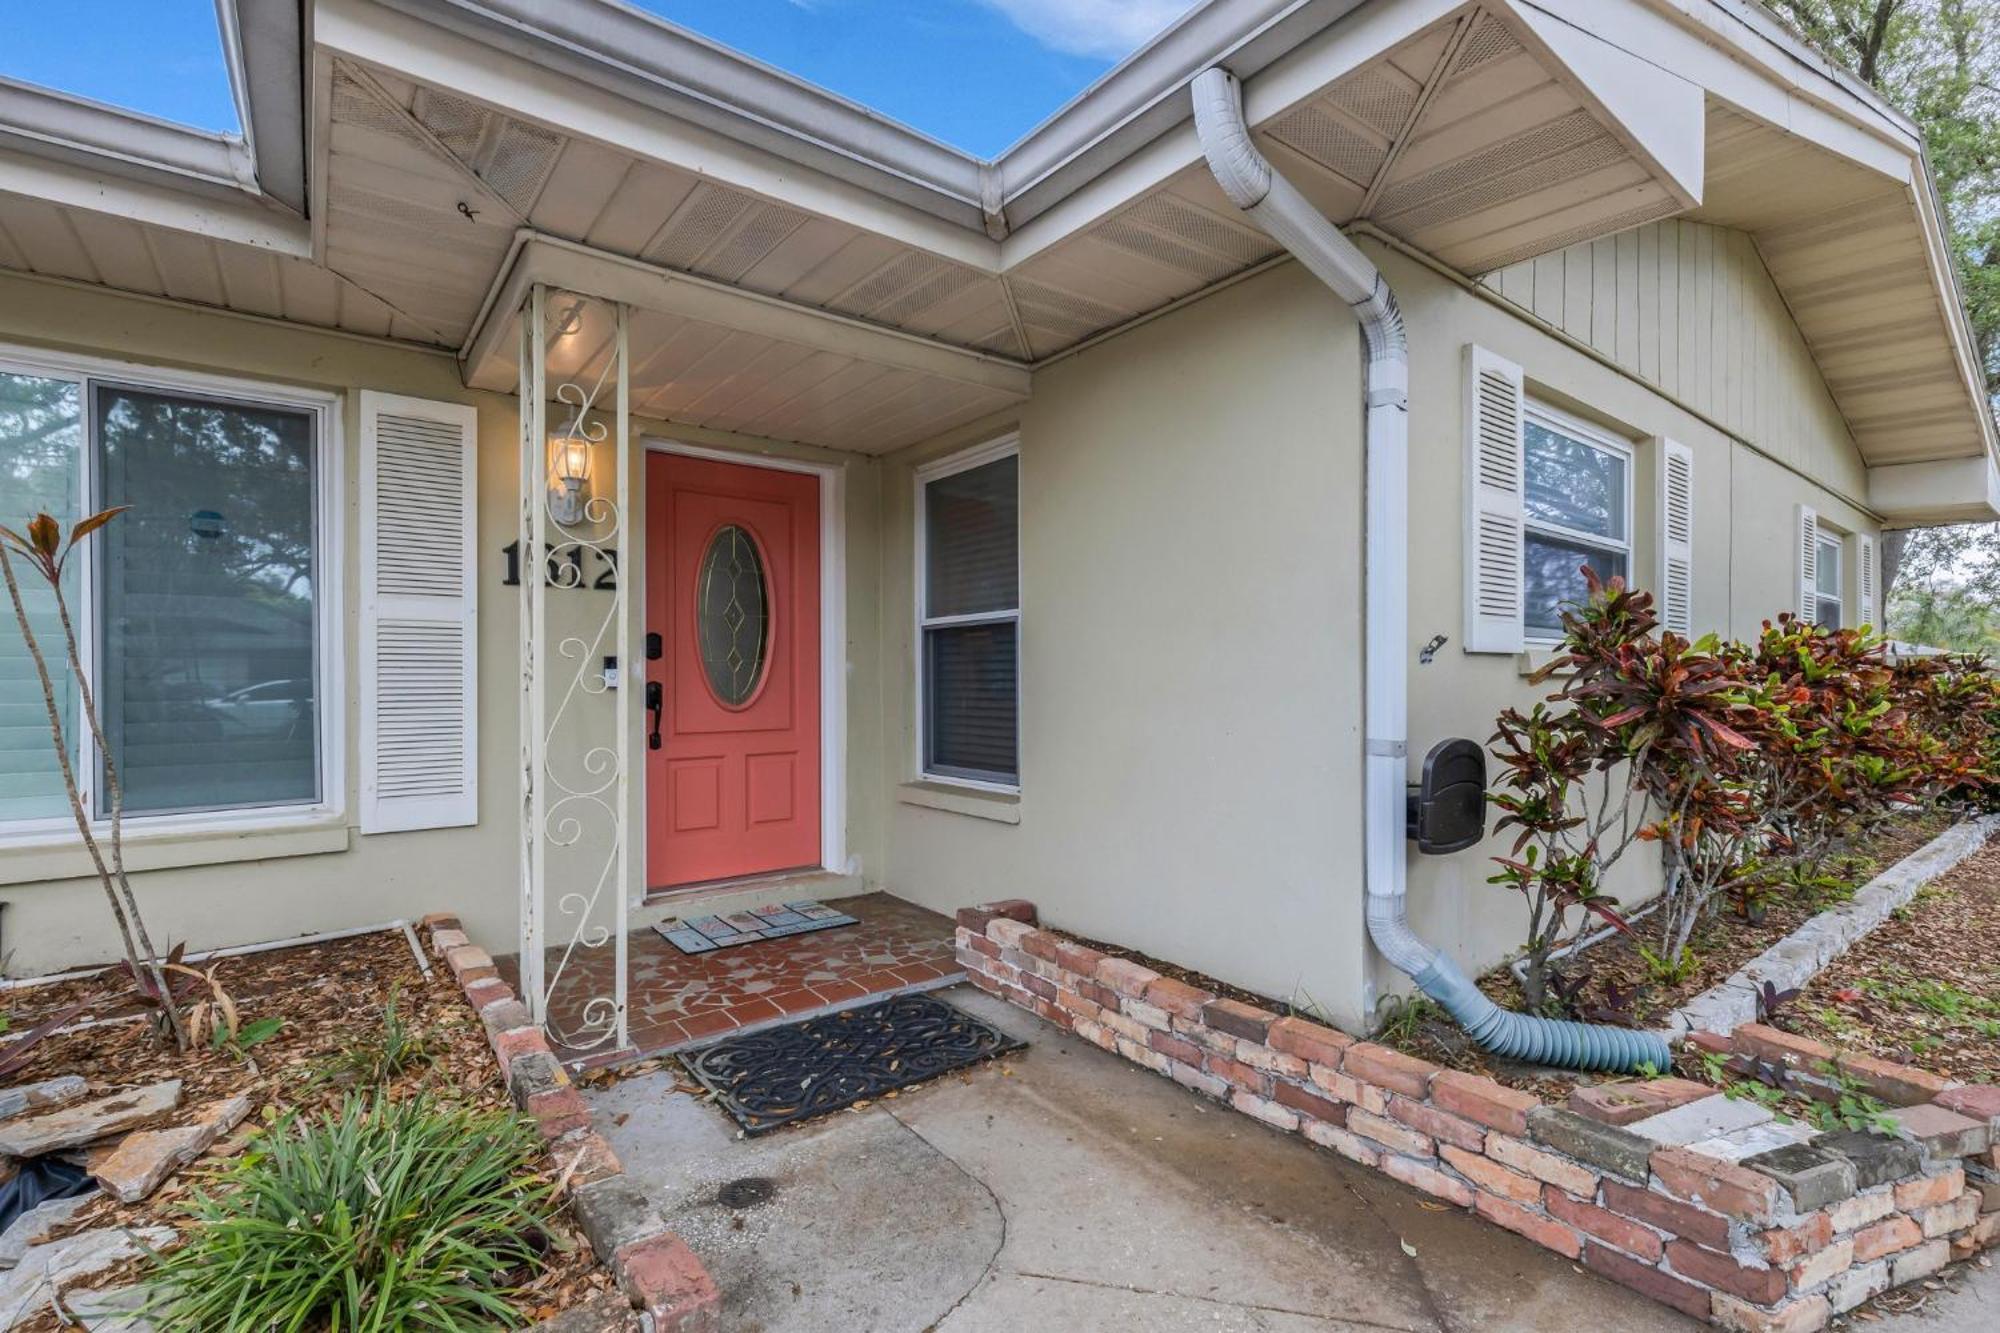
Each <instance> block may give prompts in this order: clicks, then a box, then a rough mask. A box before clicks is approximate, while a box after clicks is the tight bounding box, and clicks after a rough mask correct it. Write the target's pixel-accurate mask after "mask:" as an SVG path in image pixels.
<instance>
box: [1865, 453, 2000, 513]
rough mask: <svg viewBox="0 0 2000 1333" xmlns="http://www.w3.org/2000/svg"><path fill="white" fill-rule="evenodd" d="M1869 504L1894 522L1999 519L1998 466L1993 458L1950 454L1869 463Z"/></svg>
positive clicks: (1999, 484)
mask: <svg viewBox="0 0 2000 1333" xmlns="http://www.w3.org/2000/svg"><path fill="white" fill-rule="evenodd" d="M1868 506H1869V508H1871V509H1873V510H1874V511H1875V512H1876V513H1878V514H1880V515H1881V516H1882V522H1883V523H1884V524H1886V525H1887V526H1889V527H1892V528H1924V527H1935V526H1938V525H1940V524H1945V523H1991V522H1993V521H1994V520H1995V519H2000V471H1996V470H1995V468H1994V463H1993V460H1992V459H1991V458H1979V457H1972V458H1950V459H1944V460H1942V461H1939V462H1931V463H1896V464H1891V465H1888V466H1885V467H1871V468H1869V469H1868Z"/></svg>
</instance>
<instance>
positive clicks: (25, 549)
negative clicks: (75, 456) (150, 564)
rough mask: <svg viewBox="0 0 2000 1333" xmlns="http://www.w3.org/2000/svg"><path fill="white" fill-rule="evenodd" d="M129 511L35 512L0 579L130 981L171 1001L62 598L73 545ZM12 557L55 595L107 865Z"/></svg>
mask: <svg viewBox="0 0 2000 1333" xmlns="http://www.w3.org/2000/svg"><path fill="white" fill-rule="evenodd" d="M127 507H128V506H123V505H121V506H119V507H118V508H116V509H106V510H104V511H103V512H101V513H96V514H92V515H90V516H89V517H88V518H84V519H79V520H78V521H77V522H76V523H75V524H74V525H72V526H71V528H70V530H69V532H68V533H67V534H65V533H64V532H63V527H62V524H61V523H60V522H59V521H57V519H56V518H55V516H54V515H51V514H36V515H35V516H34V518H32V519H30V520H29V522H28V530H27V532H26V533H20V532H16V531H14V530H13V529H12V528H8V527H0V578H4V579H5V581H6V584H7V596H8V598H9V599H10V600H11V601H12V602H13V604H14V620H15V623H16V624H18V625H19V626H20V627H21V641H22V642H23V643H24V644H26V645H27V649H28V656H29V657H30V659H32V660H33V662H34V664H35V675H36V677H37V679H38V680H40V682H41V686H42V703H43V706H44V707H46V708H47V709H48V715H49V737H50V739H51V741H52V742H53V743H54V745H55V751H56V766H57V768H58V769H59V770H60V771H61V773H62V780H63V790H64V792H65V793H66V794H67V795H68V796H69V808H70V814H71V815H72V816H73V817H74V818H75V819H76V832H77V836H78V837H79V838H81V839H82V840H83V846H84V850H85V851H86V852H87V853H89V855H90V863H91V865H92V866H94V867H95V868H96V870H97V878H98V882H99V883H101V884H102V885H103V886H104V896H105V898H106V899H107V900H109V902H110V904H111V915H112V917H113V918H114V919H115V920H116V921H117V922H118V933H119V936H120V937H121V939H122V940H123V941H124V945H125V962H126V965H127V966H128V967H129V968H130V970H131V973H132V975H133V977H135V978H137V977H141V976H147V977H150V978H151V980H152V984H153V986H154V987H155V988H156V989H157V990H158V992H159V993H160V994H162V995H172V994H173V992H172V990H171V988H170V987H169V986H168V984H167V974H166V969H165V967H164V966H163V965H162V964H161V962H160V956H159V954H158V953H157V952H156V951H155V950H154V948H153V940H152V937H151V936H150V935H149V934H148V933H147V930H146V922H145V920H144V919H143V918H142V917H141V916H140V915H139V900H138V899H137V898H136V897H135V896H134V895H133V893H132V885H131V882H130V881H129V880H128V879H127V878H126V877H125V838H124V815H125V794H124V791H123V789H122V788H121V787H120V786H119V785H118V766H117V764H116V763H115V762H114V761H113V758H112V754H111V747H110V746H109V745H107V744H106V743H105V740H104V728H103V725H102V724H101V723H100V721H99V719H98V715H97V700H96V697H95V696H94V695H93V694H92V692H91V688H90V678H89V677H88V676H86V675H85V674H84V670H83V658H82V655H81V654H80V652H79V651H78V648H77V642H76V622H75V621H74V620H72V619H71V617H70V613H69V599H68V597H67V596H66V595H65V594H64V592H63V570H64V568H65V567H67V566H68V564H69V559H70V557H71V556H72V555H74V554H76V548H77V544H78V543H80V542H81V541H82V540H83V539H84V538H85V537H88V536H89V535H90V534H91V533H93V532H96V531H97V530H98V529H99V528H101V527H103V526H104V525H105V524H106V523H109V522H110V521H111V520H112V519H114V518H116V517H118V515H120V514H122V513H123V512H125V509H126V508H127ZM16 557H19V559H20V560H21V561H22V563H24V564H25V565H26V566H27V567H28V568H29V569H30V570H32V571H33V572H34V573H35V574H36V575H37V576H38V577H39V578H41V579H42V581H43V582H45V583H47V584H48V585H49V590H50V592H52V593H53V594H54V596H55V606H56V616H57V619H58V621H59V623H60V624H61V625H62V634H63V652H64V655H65V658H66V660H67V661H68V663H69V670H70V675H71V676H72V677H73V678H74V679H75V681H76V683H77V691H78V695H79V699H80V702H81V704H82V708H81V711H82V714H83V720H84V724H85V725H86V726H88V727H89V728H90V734H91V737H92V738H93V739H94V740H95V741H96V743H97V750H98V753H99V754H101V755H103V757H104V787H105V793H106V795H108V796H109V797H110V804H111V825H110V843H111V845H110V860H109V862H108V863H107V862H106V859H105V849H104V847H103V846H102V845H101V844H100V843H99V842H98V840H97V832H96V829H95V828H94V827H93V826H92V824H91V820H90V811H89V810H88V809H87V808H86V807H85V805H84V800H83V789H82V786H81V785H80V784H79V783H78V781H77V775H76V765H75V763H74V762H73V761H72V760H71V758H70V738H69V736H68V735H67V734H66V732H65V729H64V727H63V710H62V708H61V706H60V705H59V704H57V702H56V689H55V682H54V680H53V679H52V678H51V677H50V675H49V664H48V658H47V655H46V654H44V653H43V651H42V646H41V643H40V642H39V641H38V640H37V639H36V637H35V633H34V630H33V628H32V627H31V626H30V625H29V623H28V607H27V602H26V600H25V599H24V598H23V597H22V595H21V584H20V581H19V579H18V578H17V577H16V575H15V573H14V560H15V558H16ZM165 1013H166V1021H167V1029H168V1031H169V1032H170V1033H171V1034H172V1036H173V1039H174V1044H175V1046H177V1047H178V1048H180V1049H181V1050H186V1049H187V1044H188V1038H187V1027H186V1025H185V1024H183V1023H182V1022H181V1017H180V1012H179V1010H178V1008H177V1007H176V1006H174V1005H172V1004H168V1005H167V1006H166V1010H165Z"/></svg>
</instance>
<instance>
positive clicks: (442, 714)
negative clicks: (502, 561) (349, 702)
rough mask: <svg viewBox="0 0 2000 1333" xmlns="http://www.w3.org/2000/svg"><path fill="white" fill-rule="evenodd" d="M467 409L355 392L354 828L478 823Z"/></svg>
mask: <svg viewBox="0 0 2000 1333" xmlns="http://www.w3.org/2000/svg"><path fill="white" fill-rule="evenodd" d="M477 439H478V431H477V414H476V413H475V412H474V411H473V409H472V408H470V407H467V406H464V405H461V404H458V403H440V402H431V401H428V400H425V399H421V398H401V397H397V396H395V395H393V394H385V393H363V394H362V395H361V831H362V832H363V833H391V832H396V831H399V830H404V829H424V828H452V827H456V826H459V825H465V824H473V823H477V822H478V819H479V793H478V784H477V778H476V775H477V772H478V737H477V734H476V731H475V727H476V722H477V675H476V672H477V663H476V659H475V655H474V648H475V644H476V640H477V634H476V627H477V622H476V613H477V600H478V599H477V590H476V586H475V583H474V578H473V576H474V555H473V547H474V539H475V535H476V532H477V525H476V522H475V517H474V516H475V512H476V511H475V508H474V500H475V496H474V475H475V470H476V469H475V455H476V451H477Z"/></svg>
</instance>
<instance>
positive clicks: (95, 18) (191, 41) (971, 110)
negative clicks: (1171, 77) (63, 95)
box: [0, 0, 1189, 157]
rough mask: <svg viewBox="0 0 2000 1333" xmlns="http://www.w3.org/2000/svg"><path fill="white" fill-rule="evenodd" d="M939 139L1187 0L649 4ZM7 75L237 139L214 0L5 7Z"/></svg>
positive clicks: (1005, 133)
mask: <svg viewBox="0 0 2000 1333" xmlns="http://www.w3.org/2000/svg"><path fill="white" fill-rule="evenodd" d="M636 3H638V5H639V7H640V8H642V9H647V10H651V11H652V12H653V13H656V14H659V15H661V16H662V17H665V18H668V19H671V20H672V21H674V22H676V23H679V24H681V25H683V26H685V27H688V28H692V29H694V30H695V31H696V32H699V33H702V34H703V35H705V36H707V37H710V38H712V39H714V40H715V41H718V42H721V43H722V44H723V45H725V46H732V47H735V48H736V49H737V50H739V51H743V52H746V53H747V54H749V55H752V56H755V57H757V58H758V59H759V60H762V61H764V62H766V63H767V64H772V65H776V66H777V67H778V68H780V69H784V70H789V71H790V72H792V73H794V74H797V75H799V76H800V77H802V78H805V79H808V80H810V81H811V82H813V83H817V84H820V85H821V86H823V87H826V88H831V89H832V90H833V91H835V92H837V93H840V94H841V95H842V96H844V97H847V98H850V99H852V100H854V101H856V102H859V103H861V104H862V105H864V106H867V107H872V108H873V109H875V110H877V111H880V112H882V113H883V114H884V115H887V116H890V117H893V118H894V119H896V120H900V121H903V122H904V123H906V124H909V125H913V126H915V127H916V128H918V129H920V130H922V131H924V132H925V133H926V134H929V135H931V136H933V137H934V138H938V139H942V140H944V141H945V142H946V143H949V144H952V145H953V146H955V147H958V148H963V149H966V150H968V151H970V152H973V153H977V154H979V155H980V156H982V157H992V156H995V155H997V154H998V153H999V152H1000V151H1001V150H1002V149H1004V148H1006V147H1007V146H1008V145H1009V144H1011V143H1013V142H1014V141H1015V140H1016V139H1018V138H1020V137H1021V136H1022V135H1023V134H1025V133H1027V131H1028V130H1030V129H1032V128H1033V127H1034V126H1035V125H1036V124H1038V123H1039V122H1041V121H1042V120H1043V119H1045V118H1046V117H1047V116H1048V115H1049V114H1050V113H1051V112H1053V111H1055V110H1056V108H1057V107H1059V106H1061V105H1062V104H1063V103H1064V102H1066V101H1068V100H1069V99H1070V98H1071V97H1072V96H1074V95H1075V94H1077V93H1078V92H1081V91H1082V90H1083V88H1084V87H1085V86H1087V85H1088V84H1089V83H1090V82H1091V80H1093V79H1095V78H1096V77H1097V76H1098V75H1099V74H1102V73H1103V72H1104V71H1105V70H1107V69H1109V68H1110V67H1111V66H1112V65H1114V64H1116V63H1117V62H1118V60H1120V59H1122V58H1123V57H1124V56H1126V55H1128V54H1130V53H1131V52H1132V51H1134V50H1136V49H1137V48H1138V47H1139V46H1140V45H1142V44H1143V43H1144V42H1145V41H1146V39H1147V38H1148V37H1150V36H1151V35H1152V34H1153V33H1155V32H1157V31H1158V30H1159V29H1160V28H1162V27H1164V26H1165V25H1166V24H1167V23H1168V22H1170V21H1171V20H1172V19H1173V17H1174V16H1175V15H1176V14H1177V13H1179V12H1180V11H1181V10H1182V9H1184V8H1186V7H1187V5H1188V3H1189V0H636ZM0 32H4V33H6V34H7V40H6V41H5V42H4V43H0V74H5V75H7V76H8V77H11V78H16V79H23V80H26V81H28V82H30V83H40V84H45V85H47V86H49V87H53V88H60V89H63V90H64V91H66V92H72V93H78V94H81V95H82V96H85V97H90V98H94V99H96V100H98V101H102V102H110V103H113V104H114V105H118V106H125V107H130V108H132V109H134V110H137V111H144V112H146V113H148V114H149V115H155V116H159V117H162V118H163V119H166V120H172V121H178V122H180V123H181V124H185V125H193V126H197V127H199V128H201V129H210V130H234V129H236V128H237V125H236V110H235V107H234V106H233V105H232V103H231V101H230V96H229V79H228V74H227V72H226V71H225V69H224V67H223V63H222V43H221V40H220V38H219V37H218V36H217V33H216V27H215V6H214V4H213V2H212V0H64V2H63V3H60V4H53V3H49V0H0Z"/></svg>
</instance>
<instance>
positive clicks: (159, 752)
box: [0, 364, 328, 827]
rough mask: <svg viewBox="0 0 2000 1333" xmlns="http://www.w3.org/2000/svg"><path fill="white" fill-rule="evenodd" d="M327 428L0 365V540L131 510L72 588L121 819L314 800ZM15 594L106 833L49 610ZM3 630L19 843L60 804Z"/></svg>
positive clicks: (29, 675)
mask: <svg viewBox="0 0 2000 1333" xmlns="http://www.w3.org/2000/svg"><path fill="white" fill-rule="evenodd" d="M301 397H303V396H301ZM324 414H325V409H324V407H323V406H321V405H320V404H319V403H317V402H312V401H300V402H296V403H294V402H290V401H287V400H286V396H285V395H279V396H276V397H275V398H272V399H266V398H264V397H263V396H262V395H257V396H249V395H246V396H243V397H238V396H236V395H235V394H234V393H233V392H215V391H210V390H208V389H207V388H202V389H193V388H188V387H183V386H182V385H180V384H178V383H169V384H152V383H142V382H136V381H135V380H134V379H133V378H132V377H130V376H128V375H125V374H122V373H121V374H118V375H116V376H112V375H109V374H107V375H104V376H99V375H97V374H94V373H90V372H88V371H85V372H79V373H75V374H66V373H62V372H61V371H59V370H57V371H47V370H38V371H34V372H30V371H28V370H27V369H11V368H9V367H8V366H6V365H5V364H0V479H4V482H5V488H4V492H0V522H5V523H6V524H8V526H10V527H16V528H18V527H19V526H20V525H21V524H22V523H24V522H25V521H26V519H27V518H28V516H29V515H31V514H32V513H34V512H35V511H37V510H46V511H48V512H50V513H53V514H56V515H57V516H59V517H61V518H62V519H63V520H64V521H65V522H68V521H73V520H74V519H75V518H77V517H78V516H80V515H81V514H83V513H86V512H91V511H95V510H99V509H108V508H111V507H113V506H120V505H122V506H128V507H129V512H127V513H125V514H123V515H121V516H120V517H119V518H118V519H117V520H116V521H114V522H112V523H111V524H110V525H108V526H107V527H105V528H104V529H103V530H102V531H101V532H100V534H99V535H98V536H97V537H95V538H93V539H92V540H91V541H90V542H89V543H87V544H86V545H85V547H84V548H83V551H82V555H81V557H80V558H79V559H77V560H76V561H73V562H72V564H71V567H70V569H69V571H68V577H69V579H70V580H71V582H70V584H69V585H68V587H67V588H66V592H67V594H68V596H69V601H70V604H71V607H72V610H73V611H74V612H75V618H76V622H77V630H78V633H79V636H80V639H81V646H82V648H83V650H84V660H85V663H86V668H87V670H88V672H89V676H90V679H91V683H92V685H93V687H94V691H95V695H96V698H97V702H98V708H99V711H100V714H101V717H102V721H103V724H104V733H105V741H106V744H107V746H108V747H109V749H110V752H111V755H112V757H113V758H115V760H116V764H117V771H118V777H119V780H120V783H121V786H122V789H123V794H124V801H125V809H126V811H127V813H128V814H131V815H134V816H146V815H156V816H157V815H174V814H198V813H203V812H220V811H239V810H245V809H254V808H264V807H296V806H308V805H314V804H316V803H319V802H321V801H323V800H324V799H325V798H326V796H327V790H326V786H327V779H326V771H327V763H326V750H327V748H328V747H327V739H326V737H327V728H326V725H325V722H326V719H325V716H324V713H325V709H324V706H323V703H324V700H325V697H326V694H325V689H324V685H323V681H322V676H323V671H322V667H321V663H322V661H323V660H324V647H325V645H324V644H323V642H322V640H323V636H324V629H323V623H324V615H323V611H324V608H323V605H322V602H323V600H324V589H323V588H322V575H321V565H320V559H319V548H320V540H321V533H320V528H321V519H320V515H321V513H322V510H323V497H322V496H321V494H320V490H321V480H320V462H321V460H320V457H319V452H320V449H321V447H322V441H321V439H320V435H321V431H322V425H323V421H324ZM17 573H25V571H21V570H17ZM22 589H23V592H24V593H25V594H27V599H28V605H29V612H30V618H31V620H33V621H34V622H35V628H36V630H37V636H38V638H39V640H40V642H41V644H42V647H43V651H44V653H45V655H46V656H47V658H48V660H49V665H50V667H51V670H52V671H56V672H58V673H59V675H60V679H59V680H58V682H57V691H58V696H59V697H58V704H59V706H60V708H61V710H62V713H63V717H64V728H65V731H66V733H67V739H68V740H69V742H70V748H71V750H72V752H73V755H74V757H75V760H76V764H77V771H78V774H79V776H80V778H81V780H82V781H83V782H84V783H85V785H87V786H88V787H89V789H90V794H91V802H92V807H93V810H94V812H95V813H97V814H99V815H102V814H104V813H105V812H106V810H107V808H108V803H109V796H108V791H107V784H106V782H105V763H104V759H105V756H104V755H103V754H101V753H98V752H97V751H96V750H95V748H94V747H93V745H92V744H91V743H90V737H89V736H88V735H87V734H85V731H86V729H85V728H84V727H83V726H82V719H81V715H80V712H79V710H78V700H77V693H78V690H77V684H76V682H75V681H74V680H71V679H70V678H69V674H68V672H67V671H62V670H61V666H62V658H63V648H62V638H61V632H60V627H59V626H58V625H57V624H56V623H55V617H54V598H53V597H52V596H50V595H49V594H47V593H36V592H34V591H33V590H32V589H33V585H32V583H31V582H28V581H23V583H22ZM4 610H5V611H6V613H7V614H6V615H5V617H4V619H0V825H13V826H15V827H20V826H22V825H24V824H31V823H33V822H37V821H43V820H51V819H55V820H60V819H61V817H63V816H64V815H65V814H66V813H67V800H66V798H65V796H64V794H63V789H62V782H61V777H60V774H59V772H58V770H57V766H56V763H55V759H54V754H53V751H52V749H51V747H50V744H49V737H48V729H47V718H46V714H45V711H44V707H43V701H42V696H41V687H40V684H39V682H38V681H37V680H36V678H35V673H34V667H33V663H32V662H31V661H30V659H29V658H28V655H27V651H26V648H25V645H24V644H23V643H22V642H21V635H20V632H19V629H18V627H17V626H16V624H15V623H14V617H13V614H12V607H11V605H9V606H6V607H5V608H4Z"/></svg>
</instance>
